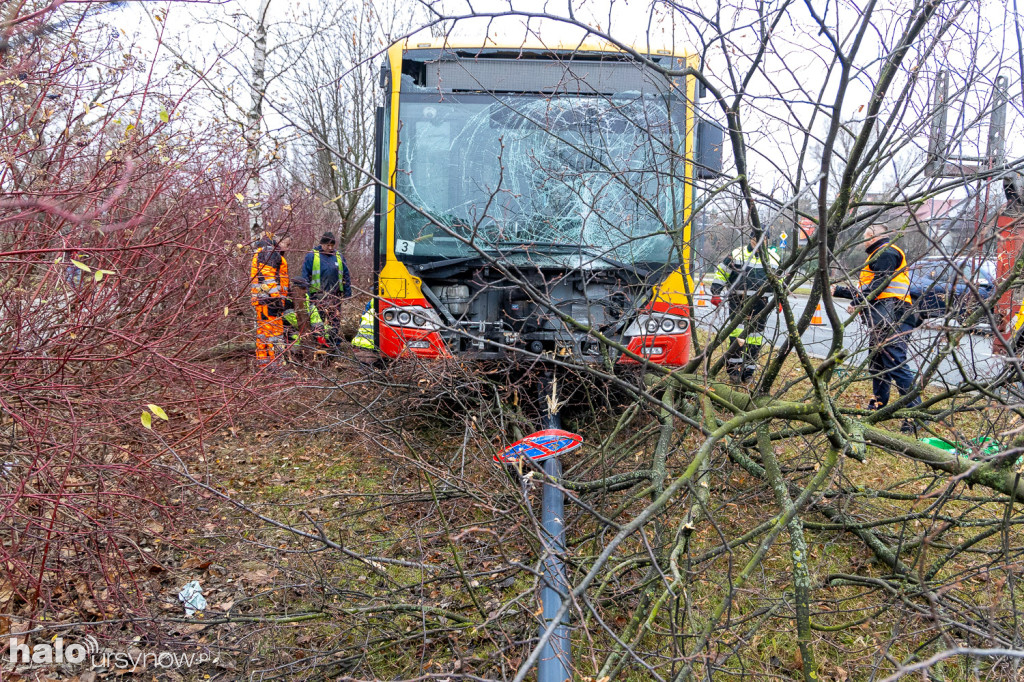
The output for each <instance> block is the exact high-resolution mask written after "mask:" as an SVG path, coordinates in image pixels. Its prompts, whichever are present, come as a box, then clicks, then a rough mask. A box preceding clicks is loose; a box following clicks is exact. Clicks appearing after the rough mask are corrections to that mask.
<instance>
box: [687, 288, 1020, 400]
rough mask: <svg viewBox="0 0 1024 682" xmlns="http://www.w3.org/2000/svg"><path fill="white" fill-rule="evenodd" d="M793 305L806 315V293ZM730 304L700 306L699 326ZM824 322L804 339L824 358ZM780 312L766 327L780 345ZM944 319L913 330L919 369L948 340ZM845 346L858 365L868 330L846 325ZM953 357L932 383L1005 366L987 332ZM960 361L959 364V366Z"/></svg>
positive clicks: (720, 320)
mask: <svg viewBox="0 0 1024 682" xmlns="http://www.w3.org/2000/svg"><path fill="white" fill-rule="evenodd" d="M790 302H791V304H792V306H793V313H794V316H795V317H796V318H797V319H799V318H800V316H801V315H803V312H804V307H805V306H806V304H807V298H806V297H804V296H793V297H791V298H790ZM840 303H842V304H844V306H843V307H842V308H840V309H839V310H838V311H837V312H839V314H840V315H839V316H840V319H842V320H845V319H846V318H848V317H849V313H847V312H846V308H845V304H846V303H847V301H841V302H840ZM726 308H727V305H726V304H725V303H724V302H723V304H722V306H721V307H720V308H715V306H713V305H711V304H710V303H708V304H707V305H704V306H697V308H696V319H697V325H698V328H700V329H704V330H717V329H719V328H721V326H722V325H724V324H725V322H726V320H727V317H728V314H727V312H726ZM822 321H823V322H824V324H822V325H811V326H810V327H809V328H808V329H807V331H806V332H805V333H804V334H803V337H802V338H803V342H804V344H805V346H806V348H807V351H808V352H809V353H811V354H812V355H815V356H817V357H824V356H825V355H827V354H828V351H829V348H830V347H831V343H832V328H831V327H830V326H829V324H828V317H827V316H825V315H824V314H822ZM780 323H781V315H780V314H779V313H778V312H777V311H773V312H771V313H769V315H768V327H767V329H766V330H765V342H766V343H772V344H773V345H775V346H778V345H781V344H782V342H783V340H784V329H782V330H780V326H781V327H784V326H785V325H784V324H780ZM940 323H941V320H927V321H925V324H924V325H923V326H922V327H919V328H918V329H916V330H914V332H913V333H912V334H911V339H910V358H911V364H912V368H913V369H914V370H915V371H917V370H918V369H920V367H921V365H922V364H927V363H928V362H929V361H930V359H931V358H934V357H935V355H936V354H937V353H938V352H939V348H940V346H941V344H943V343H945V339H946V333H945V331H944V330H942V329H941V328H939V326H938V325H939V324H940ZM843 347H844V348H846V349H847V350H848V351H851V352H852V353H853V355H852V357H851V358H850V359H848V360H847V361H846V363H845V364H846V365H847V366H850V367H856V366H859V365H860V364H861V363H863V362H864V359H865V358H866V356H867V352H868V348H867V331H866V329H865V327H864V325H862V324H861V323H860V321H859V320H855V321H853V322H851V323H850V324H848V325H847V327H846V330H845V334H844V337H843ZM953 355H954V358H955V359H954V358H947V359H945V360H943V361H942V363H941V364H940V365H939V370H938V372H937V374H936V375H935V376H933V377H932V380H931V384H932V385H939V386H942V385H951V386H955V385H957V384H959V383H961V382H962V381H963V377H964V375H966V376H967V377H968V378H970V379H972V380H977V379H985V378H990V377H992V376H995V375H996V374H997V373H998V372H999V371H1000V370H1001V369H1002V367H1003V365H1004V360H1003V357H1002V356H1000V355H996V354H994V353H993V352H992V336H991V335H990V334H984V333H974V334H967V335H965V336H964V337H963V338H962V339H961V340H960V344H959V346H958V347H957V349H956V351H955V353H954V354H953ZM958 362H959V365H960V366H959V367H958V366H957V364H958Z"/></svg>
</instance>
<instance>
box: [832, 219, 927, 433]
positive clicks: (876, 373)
mask: <svg viewBox="0 0 1024 682" xmlns="http://www.w3.org/2000/svg"><path fill="white" fill-rule="evenodd" d="M864 243H865V250H866V251H867V254H868V255H867V259H866V260H865V261H864V266H863V267H862V268H861V270H860V286H859V287H858V288H856V289H854V288H851V287H844V286H837V287H836V288H835V289H834V291H833V292H832V294H833V295H834V296H836V297H837V298H849V299H852V301H853V302H852V303H851V304H850V306H849V308H847V310H848V311H849V312H851V313H852V312H854V310H856V308H857V306H858V305H862V304H864V303H866V304H867V307H866V308H863V310H862V313H861V314H862V315H863V318H864V320H865V321H866V322H867V325H868V327H869V328H870V334H869V340H870V346H871V354H870V356H869V368H870V369H871V372H872V375H871V388H872V392H873V393H874V397H873V398H872V400H871V401H870V402H869V403H868V409H869V410H880V409H882V408H883V407H885V406H886V404H887V403H888V402H889V395H890V383H894V384H896V389H897V390H898V391H899V393H900V395H901V396H903V395H907V394H908V393H911V392H913V391H914V390H915V389H914V379H915V378H916V377H915V374H914V372H913V371H911V369H910V366H909V361H908V359H907V338H908V337H909V335H910V331H911V330H912V329H913V328H914V326H915V325H914V323H913V321H914V316H915V313H914V311H913V308H912V307H911V300H910V277H909V276H908V275H907V254H905V253H903V249H901V248H900V247H898V246H896V245H895V244H893V243H891V242H890V241H889V236H888V235H887V234H886V229H885V226H884V225H871V226H870V227H868V229H867V230H865V231H864ZM920 403H921V398H920V396H914V397H913V398H911V399H910V400H909V401H908V403H907V406H908V407H913V406H915V405H919V404H920ZM913 428H914V426H913V423H912V422H910V421H904V423H903V424H902V426H901V427H900V430H901V431H904V432H910V431H913Z"/></svg>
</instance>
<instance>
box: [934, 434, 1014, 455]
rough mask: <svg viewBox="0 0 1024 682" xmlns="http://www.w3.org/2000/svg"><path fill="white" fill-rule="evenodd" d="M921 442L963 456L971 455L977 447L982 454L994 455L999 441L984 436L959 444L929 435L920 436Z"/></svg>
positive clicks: (997, 450)
mask: <svg viewBox="0 0 1024 682" xmlns="http://www.w3.org/2000/svg"><path fill="white" fill-rule="evenodd" d="M921 442H922V443H926V444H927V445H931V446H932V447H935V448H939V449H940V450H945V451H946V452H948V453H950V454H952V455H961V456H964V457H969V456H971V453H972V452H973V451H974V450H977V449H978V448H981V454H983V455H994V454H995V453H997V452H999V443H997V442H996V441H994V440H992V439H991V438H988V437H985V436H983V437H981V438H977V439H975V440H972V441H970V442H968V443H959V444H955V443H950V442H949V441H948V440H943V439H942V438H931V437H929V438H922V439H921Z"/></svg>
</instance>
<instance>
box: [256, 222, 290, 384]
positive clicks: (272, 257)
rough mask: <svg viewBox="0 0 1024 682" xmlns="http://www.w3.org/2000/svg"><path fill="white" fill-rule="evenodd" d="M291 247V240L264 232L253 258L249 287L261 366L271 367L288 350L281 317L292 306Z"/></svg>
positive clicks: (258, 357) (257, 354)
mask: <svg viewBox="0 0 1024 682" xmlns="http://www.w3.org/2000/svg"><path fill="white" fill-rule="evenodd" d="M290 244H291V238H290V237H287V236H285V237H280V238H278V239H274V235H272V234H270V233H264V236H263V238H262V239H260V241H258V242H256V253H254V254H253V256H252V267H251V269H250V275H249V286H250V290H251V293H252V307H253V308H255V309H256V361H257V362H258V363H259V365H260V367H266V366H268V365H270V364H271V363H272V362H273V361H274V359H275V358H276V357H277V355H278V354H279V353H281V352H283V351H284V344H285V338H284V320H283V319H282V318H281V316H282V315H283V314H284V311H285V309H286V308H287V307H288V261H287V260H285V257H284V252H285V251H287V250H288V247H289V245H290Z"/></svg>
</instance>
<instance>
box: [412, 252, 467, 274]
mask: <svg viewBox="0 0 1024 682" xmlns="http://www.w3.org/2000/svg"><path fill="white" fill-rule="evenodd" d="M484 260H485V259H484V258H483V257H482V256H480V255H476V256H459V257H458V258H446V259H445V260H439V261H434V262H433V263H423V264H422V265H414V266H413V267H415V268H416V270H417V271H418V272H429V271H430V270H440V269H441V268H447V267H452V266H455V265H469V264H470V263H472V262H474V261H479V262H484Z"/></svg>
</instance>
